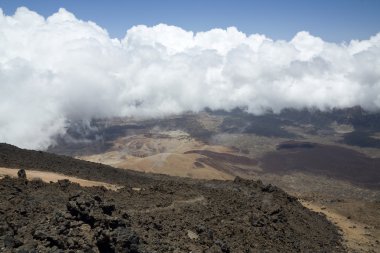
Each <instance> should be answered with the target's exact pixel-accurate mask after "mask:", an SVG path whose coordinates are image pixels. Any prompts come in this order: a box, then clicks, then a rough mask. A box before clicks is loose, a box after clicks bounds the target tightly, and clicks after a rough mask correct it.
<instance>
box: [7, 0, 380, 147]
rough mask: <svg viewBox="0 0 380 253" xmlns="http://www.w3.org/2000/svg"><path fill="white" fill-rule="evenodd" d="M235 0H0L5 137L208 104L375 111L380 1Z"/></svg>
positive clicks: (41, 141) (379, 106) (23, 143)
mask: <svg viewBox="0 0 380 253" xmlns="http://www.w3.org/2000/svg"><path fill="white" fill-rule="evenodd" d="M178 2H180V3H181V4H178ZM204 2H205V3H204ZM233 2H234V4H232V1H230V2H227V1H203V2H201V1H191V2H190V1H188V2H185V1H151V2H148V1H138V2H137V1H135V2H134V3H131V1H122V2H121V1H119V2H118V1H112V5H110V4H109V3H110V1H109V2H106V1H102V2H99V1H93V0H92V1H77V0H76V1H59V0H54V1H53V0H51V1H17V0H12V1H0V7H1V9H0V142H6V143H10V144H13V145H16V146H19V147H23V148H31V149H46V148H47V147H49V146H50V145H54V143H55V140H56V138H57V136H64V135H65V132H66V129H67V128H68V127H69V126H72V125H75V126H81V127H83V128H84V129H86V127H88V122H90V121H91V120H92V119H94V118H109V117H135V118H159V117H166V116H168V115H173V114H181V113H184V112H200V111H202V110H204V109H205V108H209V109H211V110H227V111H229V110H232V109H235V108H242V109H244V110H246V111H247V112H248V113H252V114H264V113H266V112H268V111H272V112H274V113H279V112H281V110H283V109H284V108H296V109H305V108H307V109H308V108H310V109H313V110H314V109H316V108H317V109H320V110H330V109H332V108H347V107H352V106H361V107H362V108H364V109H365V110H369V111H376V112H378V111H380V29H379V27H378V26H379V24H380V22H379V16H380V15H375V14H377V12H378V10H379V8H378V7H379V4H378V3H380V1H367V0H361V1H348V0H347V1H308V0H304V1H296V0H293V1H276V4H273V3H274V2H273V1H261V2H260V3H259V2H253V1H246V2H244V1H238V4H237V3H236V2H237V1H233ZM106 3H108V5H107V4H106ZM159 3H160V4H159ZM163 3H164V4H163ZM290 3H291V4H290ZM21 6H24V7H21ZM16 7H18V8H16ZM60 7H64V8H60Z"/></svg>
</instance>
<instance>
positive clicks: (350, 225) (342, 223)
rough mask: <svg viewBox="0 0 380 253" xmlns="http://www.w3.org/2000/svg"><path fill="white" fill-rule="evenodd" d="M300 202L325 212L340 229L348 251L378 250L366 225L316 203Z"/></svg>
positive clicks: (317, 210)
mask: <svg viewBox="0 0 380 253" xmlns="http://www.w3.org/2000/svg"><path fill="white" fill-rule="evenodd" d="M300 202H301V204H302V205H304V206H305V207H307V208H309V209H310V210H312V211H314V212H320V213H323V214H325V215H326V217H327V219H328V220H330V221H331V222H332V223H334V224H335V225H336V226H337V227H339V228H340V229H341V231H342V235H343V239H344V243H345V245H346V246H347V248H348V249H349V252H380V248H377V246H376V245H374V243H373V242H374V238H373V237H372V236H371V235H370V234H369V233H368V231H367V230H366V229H365V227H366V225H364V224H362V223H359V222H357V221H354V220H352V219H349V218H347V217H344V216H343V215H341V214H339V213H336V212H334V211H332V210H329V209H327V208H326V207H324V206H321V205H320V204H318V203H315V202H310V201H304V200H302V201H300Z"/></svg>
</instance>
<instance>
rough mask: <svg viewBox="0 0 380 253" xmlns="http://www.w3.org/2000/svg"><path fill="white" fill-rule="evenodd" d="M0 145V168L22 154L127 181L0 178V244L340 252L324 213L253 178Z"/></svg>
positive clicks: (49, 248) (30, 248)
mask: <svg viewBox="0 0 380 253" xmlns="http://www.w3.org/2000/svg"><path fill="white" fill-rule="evenodd" d="M6 149H9V150H10V151H13V154H12V155H11V156H8V155H7V154H8V153H7V152H8V151H6V152H5V153H2V148H1V144H0V166H1V165H2V166H4V163H8V165H9V161H12V164H14V165H15V164H18V165H17V166H19V167H20V166H21V165H20V164H24V165H26V164H28V159H29V161H32V162H31V163H32V164H33V165H38V164H40V165H41V166H43V167H42V168H43V169H44V170H48V167H44V166H45V165H43V162H41V161H40V160H39V159H42V161H45V162H47V163H48V164H49V165H50V166H53V167H54V168H55V169H54V170H53V171H57V170H58V169H62V168H63V169H62V170H63V171H59V172H61V173H66V174H71V175H72V174H73V173H75V172H76V171H79V172H78V174H76V175H77V176H80V175H82V174H81V173H83V174H86V176H88V177H92V179H97V180H103V181H106V182H111V183H112V182H117V183H121V184H125V185H128V187H125V188H124V189H121V190H119V191H117V192H116V191H107V190H105V189H104V188H103V187H80V186H79V185H78V184H75V183H71V182H70V181H68V180H63V181H59V182H58V183H49V184H48V183H44V182H42V181H35V180H32V181H25V180H20V179H11V178H9V177H5V178H3V179H1V180H0V203H1V205H0V252H190V251H191V252H222V253H223V252H224V253H227V252H345V249H344V247H343V246H342V238H341V236H340V235H339V233H338V230H337V228H336V227H335V226H334V225H333V224H331V223H330V222H328V221H327V220H326V218H325V217H324V216H322V215H320V214H318V213H314V212H311V211H309V210H308V209H306V208H304V207H303V206H302V205H301V204H300V203H299V202H298V201H297V199H295V198H294V197H291V196H289V195H288V194H286V193H285V192H284V191H282V190H281V189H279V188H277V187H275V186H271V185H264V184H263V183H262V182H261V181H251V180H246V179H242V178H236V179H235V180H234V181H216V180H212V181H197V180H191V179H186V180H184V179H180V178H175V177H163V176H152V175H150V174H146V175H145V174H138V173H134V172H130V171H122V170H117V169H114V168H112V167H107V166H101V165H98V164H93V163H87V162H86V163H83V162H82V161H77V160H75V159H71V158H67V157H59V156H55V155H50V154H46V153H39V152H37V153H36V152H32V151H30V152H31V153H28V151H25V150H22V151H20V150H18V149H17V148H15V147H8V146H6ZM44 159H45V160H44ZM2 163H3V164H2ZM24 167H25V166H24ZM34 168H35V169H39V167H38V166H34ZM82 168H83V170H84V172H83V171H82V172H81V169H82ZM92 168H93V170H91V169H92ZM97 168H99V169H97ZM66 169H67V170H66ZM89 171H92V173H88V172H89ZM115 178H117V179H115ZM114 180H115V181H114ZM131 185H133V187H137V188H139V189H140V190H138V191H135V190H132V188H131V187H132V186H131ZM188 231H192V233H193V234H195V237H194V238H196V239H194V238H193V239H192V238H189V236H188Z"/></svg>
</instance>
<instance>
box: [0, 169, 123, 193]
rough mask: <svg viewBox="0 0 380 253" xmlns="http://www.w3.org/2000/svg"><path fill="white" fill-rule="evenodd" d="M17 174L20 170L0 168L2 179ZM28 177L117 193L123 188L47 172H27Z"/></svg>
mask: <svg viewBox="0 0 380 253" xmlns="http://www.w3.org/2000/svg"><path fill="white" fill-rule="evenodd" d="M17 172H18V169H11V168H4V167H0V178H2V177H4V176H10V177H17ZM26 176H27V178H28V179H29V180H31V179H34V178H39V179H41V180H42V181H44V182H57V181H58V180H62V179H68V180H70V181H71V182H74V183H78V184H80V185H81V186H84V187H91V186H104V187H105V188H107V189H109V190H113V191H116V190H118V189H120V188H121V186H118V185H114V184H108V183H104V182H98V181H91V180H86V179H80V178H76V177H70V176H66V175H63V174H58V173H53V172H46V171H38V170H26Z"/></svg>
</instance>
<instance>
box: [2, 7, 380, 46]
mask: <svg viewBox="0 0 380 253" xmlns="http://www.w3.org/2000/svg"><path fill="white" fill-rule="evenodd" d="M19 6H26V7H28V8H29V9H31V10H34V11H37V12H38V13H40V14H42V15H44V16H49V15H51V14H52V13H54V12H56V11H57V10H58V8H60V7H64V8H66V9H67V10H69V11H70V12H73V13H74V14H75V15H76V16H77V17H78V18H80V19H83V20H92V21H94V22H96V23H97V24H99V25H100V26H102V27H103V28H106V29H107V30H108V32H109V34H110V35H111V36H112V37H118V38H121V37H123V36H124V35H125V32H126V30H127V29H128V28H130V27H131V26H133V25H138V24H145V25H155V24H158V23H166V24H170V25H176V26H179V27H182V28H184V29H186V30H192V31H195V32H196V31H206V30H209V29H212V28H226V27H228V26H236V27H237V28H238V29H239V30H241V31H243V32H245V33H247V34H252V33H261V34H265V35H267V36H269V37H270V38H273V39H286V40H289V39H291V38H292V37H293V36H294V34H295V33H297V32H298V31H301V30H306V31H309V32H311V33H312V34H313V35H316V36H320V37H322V38H323V39H324V40H327V41H332V42H341V41H349V40H351V39H366V38H368V37H369V36H371V35H374V34H376V33H378V32H379V31H380V1H378V0H318V1H316V0H289V1H284V0H278V1H275V0H265V1H264V0H263V1H253V0H250V1H249V0H247V1H243V0H240V1H238V0H235V1H232V0H231V1H226V0H218V1H211V0H208V1H207V0H191V1H179V0H164V1H157V0H156V1H154V0H140V1H125V0H124V1H122V0H114V1H98V0H80V1H78V0H51V1H40V0H38V1H37V0H35V1H33V0H0V7H1V8H2V9H3V11H4V12H5V13H6V14H7V15H11V14H13V13H14V11H15V9H16V8H17V7H19Z"/></svg>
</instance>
